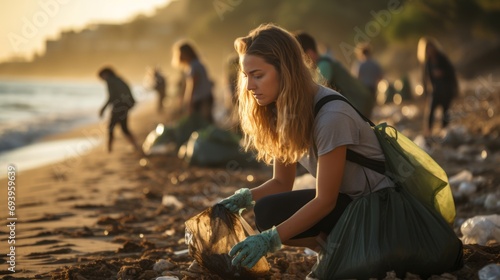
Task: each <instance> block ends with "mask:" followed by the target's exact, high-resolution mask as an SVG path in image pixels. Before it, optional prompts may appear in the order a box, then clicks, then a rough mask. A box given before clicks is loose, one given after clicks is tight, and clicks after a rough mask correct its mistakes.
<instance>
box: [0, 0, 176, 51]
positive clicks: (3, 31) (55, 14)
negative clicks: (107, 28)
mask: <svg viewBox="0 0 500 280" xmlns="http://www.w3.org/2000/svg"><path fill="white" fill-rule="evenodd" d="M169 1H170V0H14V1H12V0H0V61H4V60H6V59H8V58H9V57H12V56H22V57H25V56H28V57H30V56H32V55H33V53H35V52H39V53H40V52H42V51H43V50H44V42H45V40H46V39H47V38H51V39H53V38H57V35H58V34H59V32H60V31H61V30H67V29H76V30H80V29H81V28H82V27H84V26H85V25H87V24H89V23H99V22H121V21H125V20H127V19H129V18H131V17H134V16H136V15H138V14H141V13H142V14H146V15H148V14H150V13H152V12H153V11H154V10H155V8H157V7H160V6H163V5H165V4H166V3H168V2H169Z"/></svg>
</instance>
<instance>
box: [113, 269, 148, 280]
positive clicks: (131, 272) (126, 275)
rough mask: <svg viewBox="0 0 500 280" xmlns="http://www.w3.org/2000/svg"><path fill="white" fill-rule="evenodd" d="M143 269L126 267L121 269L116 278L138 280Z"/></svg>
mask: <svg viewBox="0 0 500 280" xmlns="http://www.w3.org/2000/svg"><path fill="white" fill-rule="evenodd" d="M141 271H142V270H141V268H140V267H139V266H137V265H130V266H129V265H125V266H122V267H121V268H120V271H118V273H117V274H116V277H117V278H118V279H121V280H134V279H138V277H137V276H139V275H138V274H139V273H140V272H141Z"/></svg>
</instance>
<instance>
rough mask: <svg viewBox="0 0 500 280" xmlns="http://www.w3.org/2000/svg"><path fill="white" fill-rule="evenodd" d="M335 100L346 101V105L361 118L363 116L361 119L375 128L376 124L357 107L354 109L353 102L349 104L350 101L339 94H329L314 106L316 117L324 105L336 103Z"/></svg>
mask: <svg viewBox="0 0 500 280" xmlns="http://www.w3.org/2000/svg"><path fill="white" fill-rule="evenodd" d="M334 100H341V101H344V102H345V103H347V104H349V105H351V107H352V108H353V109H354V110H356V112H357V113H358V114H359V116H361V118H363V120H364V121H365V122H367V123H369V124H370V125H371V126H375V124H374V123H373V122H372V121H371V120H370V119H369V118H367V117H365V116H364V115H363V114H362V113H361V112H360V111H359V110H358V109H356V107H354V106H353V105H352V104H351V102H349V100H347V98H345V97H343V96H341V95H337V94H329V95H327V96H325V97H323V98H321V99H320V100H319V101H318V103H316V106H314V116H315V117H316V115H317V114H318V113H319V110H320V109H321V107H323V105H325V104H326V103H328V102H330V101H334Z"/></svg>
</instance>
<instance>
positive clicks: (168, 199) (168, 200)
mask: <svg viewBox="0 0 500 280" xmlns="http://www.w3.org/2000/svg"><path fill="white" fill-rule="evenodd" d="M161 204H162V205H164V206H173V207H175V208H177V209H181V208H182V207H184V203H182V202H180V201H179V200H178V199H177V197H175V196H173V195H164V196H163V198H162V200H161Z"/></svg>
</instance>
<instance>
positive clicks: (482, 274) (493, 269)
mask: <svg viewBox="0 0 500 280" xmlns="http://www.w3.org/2000/svg"><path fill="white" fill-rule="evenodd" d="M477 274H478V276H479V280H496V279H500V264H496V263H492V264H489V265H487V266H485V267H483V268H481V269H480V270H479V271H478V273H477Z"/></svg>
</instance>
